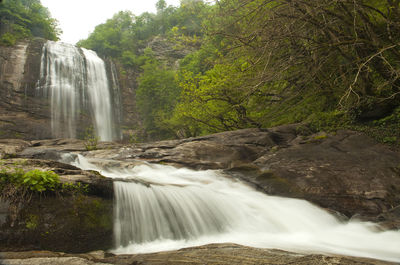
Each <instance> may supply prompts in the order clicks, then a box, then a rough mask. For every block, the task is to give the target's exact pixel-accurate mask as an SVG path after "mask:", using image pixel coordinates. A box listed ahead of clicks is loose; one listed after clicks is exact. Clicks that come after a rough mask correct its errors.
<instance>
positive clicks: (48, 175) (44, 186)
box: [17, 169, 60, 192]
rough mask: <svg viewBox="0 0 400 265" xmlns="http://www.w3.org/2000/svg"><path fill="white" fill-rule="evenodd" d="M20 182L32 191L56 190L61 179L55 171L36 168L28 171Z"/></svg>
mask: <svg viewBox="0 0 400 265" xmlns="http://www.w3.org/2000/svg"><path fill="white" fill-rule="evenodd" d="M18 182H19V183H18ZM18 182H17V183H18V184H20V185H24V186H26V187H27V188H29V189H30V190H32V191H37V192H43V191H46V190H51V191H54V189H55V188H56V187H57V186H58V185H59V184H60V179H59V177H58V175H57V174H56V173H54V172H53V171H41V170H38V169H34V170H31V171H28V172H26V173H25V174H24V175H23V176H22V179H20V180H18Z"/></svg>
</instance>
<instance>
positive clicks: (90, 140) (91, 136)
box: [85, 126, 99, 151]
mask: <svg viewBox="0 0 400 265" xmlns="http://www.w3.org/2000/svg"><path fill="white" fill-rule="evenodd" d="M98 142H99V137H98V136H97V135H96V133H95V131H94V129H93V126H90V127H88V128H86V131H85V148H86V150H87V151H92V150H97V144H98Z"/></svg>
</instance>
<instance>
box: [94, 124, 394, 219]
mask: <svg viewBox="0 0 400 265" xmlns="http://www.w3.org/2000/svg"><path fill="white" fill-rule="evenodd" d="M107 152H108V155H109V156H110V157H111V156H112V158H113V159H118V160H124V161H133V160H135V159H139V160H144V161H147V162H152V163H166V164H171V165H174V166H178V167H189V168H193V169H223V170H225V171H226V172H227V174H228V175H231V176H232V177H237V178H240V179H242V180H245V181H247V182H249V183H252V184H253V185H254V186H255V187H257V188H258V189H260V190H262V191H264V192H266V193H268V194H271V195H279V196H287V197H293V198H302V199H306V200H308V201H311V202H313V203H315V204H317V205H319V206H321V207H324V208H328V209H330V210H332V211H337V212H340V213H342V214H344V215H346V216H347V217H351V216H353V215H355V214H358V215H362V216H364V217H366V218H367V220H376V218H377V216H378V215H381V214H384V213H387V212H390V211H391V210H392V209H393V208H395V207H397V206H399V205H400V153H399V152H397V151H393V150H391V149H390V148H389V147H387V146H385V145H382V144H379V143H377V142H375V141H374V140H372V139H371V138H369V137H367V136H366V135H363V134H361V133H357V132H354V131H349V130H342V131H338V132H337V133H333V134H327V133H323V132H322V133H318V134H311V133H310V131H309V130H305V129H304V126H301V125H296V124H294V125H286V126H280V127H275V128H270V129H243V130H237V131H232V132H223V133H218V134H213V135H208V136H204V137H196V138H188V139H182V140H174V141H161V142H154V143H144V144H135V145H131V146H130V147H123V148H119V149H118V148H117V149H113V150H108V151H107V150H105V151H104V152H103V153H102V158H105V157H107V156H108V155H107ZM92 157H96V155H95V154H93V156H92ZM386 216H387V217H386V218H382V217H381V218H380V219H382V220H383V219H384V223H387V224H388V225H390V227H393V225H394V224H396V223H398V222H397V221H395V220H392V219H391V218H390V217H389V216H393V218H398V217H395V216H394V215H392V214H390V215H386ZM389 223H390V224H389ZM397 227H398V226H397Z"/></svg>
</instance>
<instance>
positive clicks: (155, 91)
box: [136, 49, 180, 139]
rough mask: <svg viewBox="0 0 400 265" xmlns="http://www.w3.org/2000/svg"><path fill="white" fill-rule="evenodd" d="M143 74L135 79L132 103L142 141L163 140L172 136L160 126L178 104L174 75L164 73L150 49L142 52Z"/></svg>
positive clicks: (165, 71)
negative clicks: (140, 121)
mask: <svg viewBox="0 0 400 265" xmlns="http://www.w3.org/2000/svg"><path fill="white" fill-rule="evenodd" d="M144 56H145V64H144V65H143V67H142V69H143V73H142V74H141V75H140V77H139V80H138V81H139V87H138V89H137V91H136V100H137V106H138V110H139V113H140V114H141V117H142V119H143V123H144V129H145V132H146V135H145V138H146V139H167V138H170V137H173V136H174V132H173V131H172V130H171V129H170V128H169V127H168V125H167V124H166V123H165V122H164V121H166V120H168V119H169V118H170V117H171V115H172V111H173V109H174V106H175V105H176V102H177V101H178V98H179V94H180V89H179V87H178V86H177V84H176V82H175V77H174V76H175V74H174V72H173V71H171V70H166V69H165V67H164V66H163V65H162V64H160V63H159V62H158V61H157V60H156V59H155V58H154V55H153V53H152V51H151V50H150V49H146V50H145V55H144Z"/></svg>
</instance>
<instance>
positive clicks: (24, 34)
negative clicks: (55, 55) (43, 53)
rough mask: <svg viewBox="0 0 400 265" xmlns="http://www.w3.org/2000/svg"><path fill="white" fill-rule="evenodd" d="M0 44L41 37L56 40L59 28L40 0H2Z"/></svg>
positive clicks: (0, 6) (0, 3)
mask: <svg viewBox="0 0 400 265" xmlns="http://www.w3.org/2000/svg"><path fill="white" fill-rule="evenodd" d="M0 17H1V23H0V45H14V44H15V43H16V42H17V41H18V40H22V39H26V38H31V37H41V38H45V39H48V40H58V36H59V35H60V29H59V28H58V26H57V20H55V19H53V18H51V16H50V13H49V11H48V10H47V8H45V7H44V6H42V4H41V3H40V0H3V1H1V2H0Z"/></svg>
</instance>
